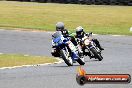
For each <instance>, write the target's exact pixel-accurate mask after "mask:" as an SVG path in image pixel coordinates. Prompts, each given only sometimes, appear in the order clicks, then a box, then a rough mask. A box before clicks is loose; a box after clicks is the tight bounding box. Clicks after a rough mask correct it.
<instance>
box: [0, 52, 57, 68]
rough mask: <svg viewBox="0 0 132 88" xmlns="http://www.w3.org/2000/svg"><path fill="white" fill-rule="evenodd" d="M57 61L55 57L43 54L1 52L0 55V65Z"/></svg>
mask: <svg viewBox="0 0 132 88" xmlns="http://www.w3.org/2000/svg"><path fill="white" fill-rule="evenodd" d="M56 61H58V60H57V59H54V58H51V57H44V56H24V55H18V54H1V55H0V67H12V66H21V65H34V64H44V63H53V62H56Z"/></svg>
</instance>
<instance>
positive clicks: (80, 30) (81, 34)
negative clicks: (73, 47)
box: [76, 26, 84, 37]
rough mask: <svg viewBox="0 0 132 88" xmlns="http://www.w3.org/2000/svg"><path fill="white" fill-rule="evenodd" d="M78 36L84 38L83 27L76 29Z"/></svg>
mask: <svg viewBox="0 0 132 88" xmlns="http://www.w3.org/2000/svg"><path fill="white" fill-rule="evenodd" d="M76 35H77V37H83V36H84V31H83V27H82V26H78V27H77V28H76Z"/></svg>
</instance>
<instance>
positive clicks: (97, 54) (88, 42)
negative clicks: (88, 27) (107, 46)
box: [81, 33, 103, 61]
mask: <svg viewBox="0 0 132 88" xmlns="http://www.w3.org/2000/svg"><path fill="white" fill-rule="evenodd" d="M81 41H82V42H83V46H84V47H85V49H86V50H87V51H88V52H87V55H88V56H89V57H90V59H91V58H95V59H98V60H99V61H101V60H102V59H103V57H102V55H101V50H100V49H99V48H98V47H97V46H96V44H95V43H94V42H93V41H92V33H89V34H87V35H86V36H84V38H82V40H81Z"/></svg>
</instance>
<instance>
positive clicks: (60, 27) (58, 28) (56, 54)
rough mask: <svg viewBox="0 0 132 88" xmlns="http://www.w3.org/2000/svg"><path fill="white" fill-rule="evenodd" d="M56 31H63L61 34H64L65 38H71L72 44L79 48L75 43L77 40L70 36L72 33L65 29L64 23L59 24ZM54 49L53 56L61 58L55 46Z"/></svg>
mask: <svg viewBox="0 0 132 88" xmlns="http://www.w3.org/2000/svg"><path fill="white" fill-rule="evenodd" d="M56 31H61V33H62V35H63V36H64V37H70V40H71V42H72V43H73V44H74V45H75V46H77V42H76V41H75V38H74V37H72V36H71V35H70V32H69V31H68V30H67V29H65V25H64V23H63V22H57V24H56ZM52 37H53V36H52ZM52 48H53V50H52V52H51V54H52V56H55V57H60V55H59V53H58V52H59V50H58V49H56V48H55V46H53V45H52Z"/></svg>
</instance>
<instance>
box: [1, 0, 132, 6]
mask: <svg viewBox="0 0 132 88" xmlns="http://www.w3.org/2000/svg"><path fill="white" fill-rule="evenodd" d="M0 1H1V0H0ZM10 1H11V0H10ZM13 1H29V2H45V3H46V2H50V3H65V4H69V3H71V4H87V5H91V4H94V5H130V6H132V0H13Z"/></svg>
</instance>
